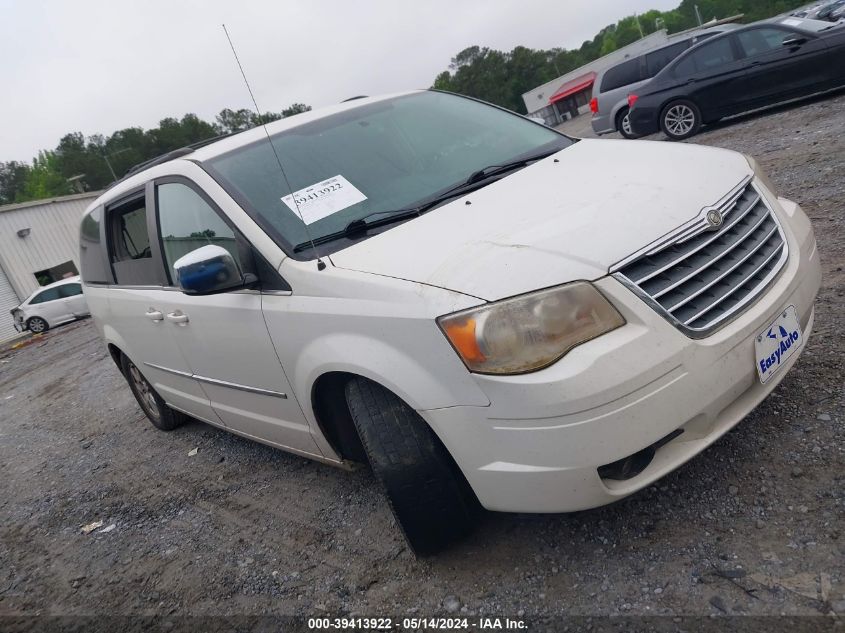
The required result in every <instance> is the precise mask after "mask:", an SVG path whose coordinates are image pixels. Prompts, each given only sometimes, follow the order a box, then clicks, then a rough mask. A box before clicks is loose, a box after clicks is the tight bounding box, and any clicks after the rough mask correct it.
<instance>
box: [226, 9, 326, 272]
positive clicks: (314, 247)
mask: <svg viewBox="0 0 845 633" xmlns="http://www.w3.org/2000/svg"><path fill="white" fill-rule="evenodd" d="M223 32H224V33H225V34H226V39H227V40H229V46H230V47H231V48H232V55H234V56H235V61H236V62H237V63H238V68H239V69H240V71H241V77H243V78H244V83H245V84H246V89H247V91H248V92H249V96H250V98H251V99H252V105H254V106H255V114H256V116H257V117H258V121H259V123H260V124H261V127H262V129H263V130H264V135H265V136H266V137H267V142H268V143H269V144H270V149H272V150H273V156H275V157H276V163H277V164H278V165H279V171H280V172H282V178H283V179H284V181H285V185H286V186H287V188H288V191H290V197H291V199H292V200H293V205H294V206H295V207H296V214H297V215H298V216H299V219H300V220H301V221H302V226H304V227H305V235H306V236H307V237H308V241H309V242H311V249H312V250H313V251H314V254H316V255H317V270H323V269H325V267H326V264H325V262H323V260H322V259H320V255H319V254H317V245H316V244H315V243H314V238H313V237H311V230H310V229H309V228H308V224H307V223H306V222H305V218H304V217H302V211H301V210H300V209H299V203H298V202H297V201H296V196H295V195H294V192H293V188H292V187H291V186H290V181H289V180H288V175H287V174H286V173H285V168H284V167H283V166H282V160H281V159H280V158H279V153H278V152H277V151H276V146H275V145H273V140H272V139H271V138H270V133H269V132H268V131H267V124H266V123H265V122H264V117H263V116H262V115H261V110H260V109H259V107H258V102H257V101H256V100H255V95H254V94H253V92H252V88H251V87H250V85H249V81H248V80H247V78H246V73H245V72H244V67H243V65H242V64H241V60H240V58H239V57H238V52H237V51H236V50H235V45H234V43H232V38H231V36H230V35H229V29H227V28H226V25H225V24H224V25H223Z"/></svg>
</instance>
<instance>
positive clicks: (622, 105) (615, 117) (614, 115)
mask: <svg viewBox="0 0 845 633" xmlns="http://www.w3.org/2000/svg"><path fill="white" fill-rule="evenodd" d="M628 109H629V107H628V100H627V98H626V99H625V101H620V102H619V103H617V104H616V105H615V106H613V110H611V112H610V116H611V121H613V128H614V129H615V130H616V131H617V132H619V126H618V125H617V124H618V123H619V113H620V112H622V111H624V110H628Z"/></svg>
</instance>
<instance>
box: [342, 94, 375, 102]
mask: <svg viewBox="0 0 845 633" xmlns="http://www.w3.org/2000/svg"><path fill="white" fill-rule="evenodd" d="M367 97H369V95H358V96H357V97H349V98H348V99H344V100H343V101H341V103H346V102H347V101H355V99H366V98H367Z"/></svg>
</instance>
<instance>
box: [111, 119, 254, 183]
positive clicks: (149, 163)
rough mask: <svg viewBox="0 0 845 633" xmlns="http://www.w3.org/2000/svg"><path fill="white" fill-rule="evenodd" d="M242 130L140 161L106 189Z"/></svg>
mask: <svg viewBox="0 0 845 633" xmlns="http://www.w3.org/2000/svg"><path fill="white" fill-rule="evenodd" d="M239 133H240V132H228V133H226V134H219V135H217V136H212V137H211V138H207V139H204V140H202V141H197V142H196V143H191V144H190V145H186V146H185V147H180V148H179V149H174V150H171V151H169V152H167V153H165V154H162V155H161V156H156V157H155V158H151V159H149V160H145V161H144V162H142V163H138V164H137V165H133V166H132V167H130V168H129V171H127V172H126V173H125V174H124V175H123V176H122V177H120V178H118V179H117V180H115V181H114V182H113V183H111V184H110V185H109V186H108V187H107V188H106V189H107V190H108V189H111V188H112V187H114V186H115V185H116V184H118V183H120V182H123V181H124V180H126V179H127V178H129V177H130V176H134V175H135V174H137V173H139V172H142V171H144V170H145V169H149V168H150V167H155V166H156V165H161V164H162V163H166V162H168V161H171V160H175V159H177V158H182V156H187V155H188V154H191V153H193V151H194V150H197V149H199V148H200V147H205V146H206V145H211V144H212V143H216V142H217V141H219V140H221V139H224V138H227V137H229V136H232V135H234V134H239Z"/></svg>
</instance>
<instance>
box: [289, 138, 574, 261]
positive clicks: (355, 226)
mask: <svg viewBox="0 0 845 633" xmlns="http://www.w3.org/2000/svg"><path fill="white" fill-rule="evenodd" d="M559 151H560V148H556V149H553V150H548V151H545V152H541V153H539V154H533V155H531V156H525V157H523V158H519V159H517V160H513V161H510V162H508V163H502V164H500V165H488V166H487V167H484V168H483V169H479V170H477V171H474V172H472V173H471V174H470V175H469V176H468V177H467V179H466V180H464V181H463V182H461V183H458V184H457V185H455V186H454V187H450V188H449V189H446V190H445V191H442V192H440V193H438V194H437V195H435V196H434V197H433V198H430V199H429V200H426V201H425V202H423V203H421V204H418V205H416V206H414V207H408V208H406V209H393V210H390V211H374V212H373V213H370V214H369V215H365V216H364V217H362V218H358V219H357V220H353V221H352V222H350V223H349V224H347V225H346V226H345V227H344V228H343V230H341V231H335V232H334V233H328V234H327V235H321V236H320V237H317V238H315V239H314V241H313V243H312V241H311V240H308V241H307V242H302V243H301V244H297V245H296V246H294V247H293V252H294V253H299V252H300V251H304V250H306V249H308V248H311V247H312V245H313V246H319V245H320V244H326V243H328V242H333V241H335V240H339V239H341V238H344V237H353V236H355V235H357V234H359V233H366V232H367V231H368V230H369V229H372V228H376V227H379V226H385V225H387V224H393V223H394V222H401V221H402V220H405V219H407V218H410V217H413V216H420V215H422V214H423V213H425V212H426V211H429V210H431V209H433V208H434V207H436V206H438V205H439V204H442V203H443V202H446V201H447V200H450V199H451V198H456V197H458V196H461V195H463V194H465V193H469V192H470V191H474V190H476V189H481V188H482V187H483V186H485V182H484V181H486V180H487V179H488V178H493V177H494V176H500V175H502V174H504V173H507V172H509V171H511V170H513V169H516V168H518V167H525V166H526V165H528V163H532V162H534V161H537V160H540V159H543V158H547V157H549V156H551V155H552V154H556V153H557V152H559ZM378 215H383V216H385V217H383V218H381V219H378V220H371V221H369V222H368V221H367V220H369V219H370V218H372V217H375V216H378Z"/></svg>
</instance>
